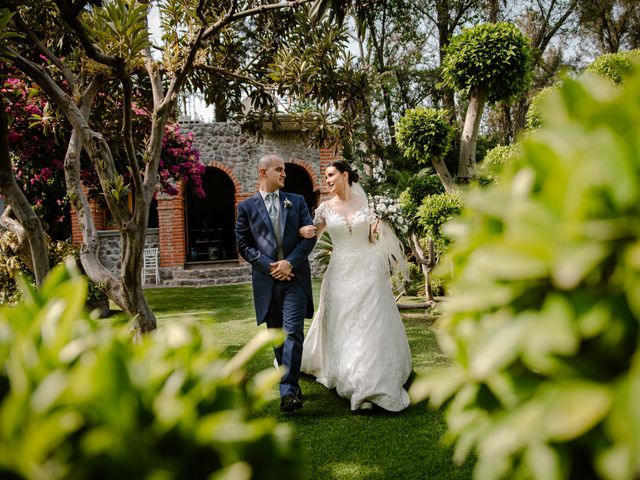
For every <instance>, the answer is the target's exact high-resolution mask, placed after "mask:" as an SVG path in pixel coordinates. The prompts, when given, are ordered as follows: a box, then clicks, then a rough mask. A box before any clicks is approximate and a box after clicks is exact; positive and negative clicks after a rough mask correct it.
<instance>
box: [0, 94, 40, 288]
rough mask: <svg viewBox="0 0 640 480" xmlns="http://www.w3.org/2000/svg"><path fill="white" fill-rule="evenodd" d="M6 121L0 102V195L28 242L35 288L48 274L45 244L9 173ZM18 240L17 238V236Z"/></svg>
mask: <svg viewBox="0 0 640 480" xmlns="http://www.w3.org/2000/svg"><path fill="white" fill-rule="evenodd" d="M8 130H9V126H8V119H7V114H6V111H5V107H4V102H2V101H0V193H2V195H3V196H4V197H5V198H6V199H7V202H8V203H9V205H10V206H11V209H12V210H13V213H14V214H15V216H16V218H17V220H18V222H19V223H20V225H21V226H22V228H23V229H24V237H23V238H25V237H26V239H27V241H28V242H29V250H30V251H31V262H28V263H27V264H29V263H30V264H31V266H32V271H33V274H34V276H35V278H36V285H37V286H40V285H42V282H43V281H44V277H45V276H46V275H47V273H48V272H49V256H48V254H47V242H46V240H45V236H44V230H43V229H42V224H41V223H40V219H39V218H38V216H37V215H36V214H35V212H34V211H33V208H32V207H31V204H30V203H29V201H28V200H27V197H25V195H24V193H23V192H22V190H20V186H19V185H18V183H17V182H16V178H15V176H14V174H13V166H12V164H11V158H10V157H9V140H8V133H9V132H8ZM18 238H20V235H18Z"/></svg>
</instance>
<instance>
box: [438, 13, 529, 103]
mask: <svg viewBox="0 0 640 480" xmlns="http://www.w3.org/2000/svg"><path fill="white" fill-rule="evenodd" d="M531 64H532V58H531V47H530V45H529V41H528V40H527V38H526V37H525V36H524V35H523V34H522V33H521V32H520V31H519V30H518V28H517V27H516V26H515V25H513V24H511V23H485V24H482V25H478V26H476V27H473V28H469V29H466V30H465V31H463V32H462V33H461V34H460V35H457V36H455V37H453V38H452V39H451V43H450V44H449V45H448V46H447V48H446V54H445V58H444V61H443V65H442V78H443V79H442V83H443V85H445V86H447V87H450V88H453V89H456V90H464V91H465V92H466V93H467V94H471V93H473V91H474V90H482V91H484V92H485V93H486V95H487V99H488V100H489V101H490V102H497V101H499V100H508V99H509V98H511V97H513V96H515V95H519V94H520V93H522V92H525V91H526V90H527V88H529V84H530V82H531V68H532V67H531Z"/></svg>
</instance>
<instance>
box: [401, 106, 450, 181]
mask: <svg viewBox="0 0 640 480" xmlns="http://www.w3.org/2000/svg"><path fill="white" fill-rule="evenodd" d="M452 137H453V128H452V127H451V126H450V125H449V124H448V114H447V112H446V111H445V110H439V109H435V108H424V107H418V108H415V109H410V110H407V111H406V113H405V114H404V116H403V117H401V118H400V119H399V120H398V123H397V125H396V139H397V141H398V146H399V147H400V148H401V149H402V150H403V151H404V156H405V157H408V158H411V159H414V160H415V161H417V162H419V163H430V164H431V165H433V168H434V170H435V171H436V173H437V174H438V177H440V181H441V182H442V185H443V186H444V188H445V190H446V191H447V192H449V193H453V192H455V190H456V189H455V185H454V182H453V178H452V177H451V174H450V173H449V169H448V168H447V166H446V165H445V163H444V157H445V156H446V155H447V152H448V151H449V150H450V149H451V140H452Z"/></svg>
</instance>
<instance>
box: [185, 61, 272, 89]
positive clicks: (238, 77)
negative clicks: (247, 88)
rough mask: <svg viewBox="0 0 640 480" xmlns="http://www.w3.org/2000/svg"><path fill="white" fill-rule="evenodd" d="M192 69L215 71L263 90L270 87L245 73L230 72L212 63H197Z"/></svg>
mask: <svg viewBox="0 0 640 480" xmlns="http://www.w3.org/2000/svg"><path fill="white" fill-rule="evenodd" d="M193 68H194V70H202V71H204V72H208V73H216V74H218V75H222V76H224V77H228V78H235V79H236V80H240V81H242V82H245V83H249V84H251V85H253V86H254V87H258V88H260V89H263V90H269V89H270V87H269V85H267V84H264V83H260V82H258V81H257V80H255V79H253V78H251V77H249V76H247V75H242V74H240V73H236V72H230V71H229V70H227V69H224V68H220V67H214V66H213V65H206V64H203V63H198V64H195V65H194V66H193Z"/></svg>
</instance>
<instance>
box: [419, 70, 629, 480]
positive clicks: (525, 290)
mask: <svg viewBox="0 0 640 480" xmlns="http://www.w3.org/2000/svg"><path fill="white" fill-rule="evenodd" d="M639 104H640V75H639V74H637V73H636V74H634V75H633V76H631V77H629V78H628V79H627V80H626V81H625V83H624V85H623V87H622V88H616V87H614V86H613V85H612V84H611V83H610V82H609V81H607V80H604V79H601V78H598V77H595V76H588V77H585V78H583V79H581V80H580V81H575V80H565V81H564V82H563V85H562V86H560V87H559V88H558V89H557V90H556V91H555V92H554V93H552V94H551V97H550V98H549V101H548V102H546V103H545V111H544V118H545V122H544V124H543V126H542V128H541V129H539V130H538V131H537V132H535V133H533V134H531V135H529V136H527V137H526V138H525V139H524V140H523V142H522V154H521V155H519V156H518V157H517V158H516V159H515V160H514V162H513V163H512V164H510V165H509V166H507V167H506V168H505V169H504V170H503V173H502V174H501V176H500V181H499V182H498V183H496V184H495V185H494V186H492V187H490V188H487V189H481V190H476V191H473V192H469V195H468V197H466V198H465V209H464V211H463V213H462V215H461V217H460V219H459V220H458V221H456V222H455V223H453V224H452V225H451V226H450V227H447V234H448V235H450V236H452V237H453V240H454V241H453V243H452V248H451V249H450V254H449V259H450V261H449V262H447V263H444V265H446V268H443V269H442V270H443V271H446V272H451V274H450V275H451V282H450V283H449V286H450V289H451V296H450V297H449V300H448V301H447V302H446V304H445V305H444V307H443V310H444V312H445V315H446V320H445V321H444V329H445V331H446V334H445V335H444V337H443V339H442V342H441V345H442V346H443V348H445V349H446V352H447V353H448V354H449V355H450V356H451V357H452V359H453V365H452V366H451V367H449V368H447V369H445V370H438V371H434V372H433V373H432V374H430V375H428V376H427V377H425V378H424V379H421V380H420V381H418V382H416V383H414V388H413V391H412V394H413V396H414V398H415V399H420V398H424V396H425V395H428V396H429V397H430V400H431V403H432V404H433V405H435V406H439V405H442V404H444V403H445V402H447V401H449V400H450V401H449V403H448V410H447V423H448V430H449V432H448V434H449V436H450V438H454V439H457V440H458V443H457V448H456V457H457V458H458V459H462V458H463V457H465V456H467V455H468V454H469V453H470V452H471V451H473V452H474V453H475V455H476V456H477V460H478V461H477V465H476V470H475V471H476V476H477V478H482V479H502V478H539V479H543V478H544V479H549V478H555V479H560V478H597V477H600V478H604V479H608V480H623V479H624V480H631V479H635V478H638V476H639V475H640V455H638V451H639V450H638V449H639V446H640V403H639V402H638V398H639V396H640V375H639V372H640V346H639V343H638V340H639V333H640V328H639V321H640V230H639V229H638V224H639V223H640V143H639V140H638V139H640V109H638V105H639Z"/></svg>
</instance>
